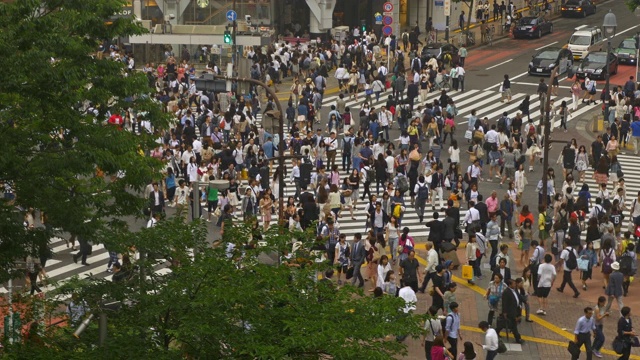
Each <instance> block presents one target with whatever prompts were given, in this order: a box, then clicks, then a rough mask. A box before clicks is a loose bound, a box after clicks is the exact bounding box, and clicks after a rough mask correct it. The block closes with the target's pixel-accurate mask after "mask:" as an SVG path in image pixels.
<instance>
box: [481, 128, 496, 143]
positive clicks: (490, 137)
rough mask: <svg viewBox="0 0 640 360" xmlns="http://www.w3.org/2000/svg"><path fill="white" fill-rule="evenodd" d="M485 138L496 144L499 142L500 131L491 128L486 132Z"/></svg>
mask: <svg viewBox="0 0 640 360" xmlns="http://www.w3.org/2000/svg"><path fill="white" fill-rule="evenodd" d="M484 140H485V141H486V142H488V143H491V144H496V143H497V142H498V132H497V131H495V130H493V129H491V130H489V131H487V133H486V134H484Z"/></svg>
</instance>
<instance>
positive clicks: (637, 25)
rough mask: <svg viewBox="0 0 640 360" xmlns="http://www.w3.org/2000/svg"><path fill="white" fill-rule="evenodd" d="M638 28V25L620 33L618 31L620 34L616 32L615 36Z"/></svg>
mask: <svg viewBox="0 0 640 360" xmlns="http://www.w3.org/2000/svg"><path fill="white" fill-rule="evenodd" d="M638 26H640V24H639V25H636V26H632V27H630V28H628V29H625V30H622V31H620V32H617V33H615V36H618V35H621V34H624V33H626V32H627V31H631V30H633V29H635V28H637V27H638Z"/></svg>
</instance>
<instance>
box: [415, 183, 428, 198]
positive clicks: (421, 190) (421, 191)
mask: <svg viewBox="0 0 640 360" xmlns="http://www.w3.org/2000/svg"><path fill="white" fill-rule="evenodd" d="M417 195H418V199H420V200H427V199H428V198H429V186H427V185H424V186H420V185H418V194H417Z"/></svg>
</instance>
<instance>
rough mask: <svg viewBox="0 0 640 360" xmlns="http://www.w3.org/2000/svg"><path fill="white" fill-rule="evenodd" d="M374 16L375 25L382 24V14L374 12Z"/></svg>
mask: <svg viewBox="0 0 640 360" xmlns="http://www.w3.org/2000/svg"><path fill="white" fill-rule="evenodd" d="M374 18H375V20H376V25H382V14H380V13H379V12H377V13H375V14H374Z"/></svg>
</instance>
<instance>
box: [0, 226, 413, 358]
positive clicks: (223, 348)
mask: <svg viewBox="0 0 640 360" xmlns="http://www.w3.org/2000/svg"><path fill="white" fill-rule="evenodd" d="M228 225H229V227H230V228H229V229H227V230H225V236H224V237H225V240H224V242H223V243H222V244H220V245H219V246H217V247H215V248H211V247H205V246H204V242H203V241H202V240H203V236H205V234H206V229H205V227H204V226H203V225H202V224H198V223H197V222H196V223H192V224H183V223H182V221H180V220H179V219H178V220H173V221H168V222H164V223H162V222H161V223H160V224H159V225H158V226H157V227H154V228H151V229H145V230H143V231H142V232H140V233H136V234H134V235H133V237H132V238H131V241H132V242H133V243H135V244H136V245H137V246H141V247H142V246H147V249H148V250H149V251H150V252H156V253H162V252H167V253H168V254H169V253H170V254H171V255H170V256H171V257H172V258H174V261H173V263H174V264H176V265H175V266H173V267H172V272H171V273H170V274H168V275H163V276H158V275H150V276H149V277H145V279H144V280H142V278H140V277H138V278H136V276H135V275H134V276H133V278H132V279H131V280H129V281H128V282H122V283H111V282H103V281H97V280H96V281H88V282H85V284H84V285H81V288H80V289H78V288H76V289H69V290H73V291H76V292H77V293H78V294H80V295H81V297H82V298H83V299H85V300H87V302H88V303H89V307H90V308H92V309H93V311H95V309H97V308H98V307H99V306H98V303H99V301H100V300H99V299H103V300H104V299H107V297H108V299H109V300H110V301H121V302H122V306H121V308H120V309H118V310H117V311H108V323H109V326H108V329H109V330H108V331H109V333H108V337H107V342H106V345H105V346H106V348H107V350H105V349H104V348H99V347H96V346H95V345H96V343H97V338H98V335H97V332H98V331H97V329H96V326H95V325H92V326H91V327H90V328H89V329H88V330H87V331H86V332H85V333H84V334H82V335H81V337H80V339H75V338H73V337H72V336H71V335H70V333H71V332H72V331H73V329H54V330H51V331H50V332H49V333H48V334H47V336H44V337H43V338H42V339H41V340H39V341H40V342H39V343H38V344H39V345H41V346H36V345H34V344H32V343H31V342H30V341H27V342H26V343H24V344H22V345H17V346H12V347H10V348H9V349H7V351H8V353H11V354H15V356H17V358H27V357H29V358H38V356H39V355H41V354H42V351H46V355H47V356H48V357H47V358H48V359H80V358H84V359H86V358H94V357H95V358H102V357H104V356H107V355H108V357H109V358H130V359H151V358H153V359H178V358H191V359H393V358H394V357H395V356H398V355H402V354H405V353H406V346H405V345H404V343H402V342H398V341H396V338H395V336H396V335H418V334H419V333H420V324H421V323H422V320H421V319H420V317H419V316H418V315H412V314H405V313H404V312H403V311H402V308H403V307H404V305H405V304H404V301H403V300H402V299H401V298H397V297H394V296H389V295H385V296H383V297H382V298H374V297H372V296H368V295H365V294H363V293H362V292H361V291H359V290H356V289H355V288H354V287H351V286H345V287H342V288H339V289H336V288H335V287H334V285H333V283H331V282H329V281H324V280H320V281H318V280H317V279H316V276H317V274H318V273H319V272H323V271H324V270H325V269H326V268H327V265H326V264H325V263H320V264H319V263H317V262H315V261H314V256H313V255H312V252H311V251H310V247H311V241H306V240H304V239H312V238H313V236H312V235H311V234H299V233H296V234H291V233H289V232H288V231H286V232H285V231H283V232H282V233H279V232H278V229H274V228H272V229H270V230H269V232H267V233H265V234H264V235H262V239H261V240H262V241H261V244H262V245H261V246H259V247H256V246H255V245H256V238H257V236H259V235H258V234H259V233H260V232H261V230H258V229H257V228H256V227H252V226H250V225H245V224H239V225H235V226H233V228H231V224H228ZM185 234H186V235H185ZM292 235H293V236H295V237H298V238H301V239H303V243H304V244H307V245H302V247H301V248H300V250H298V251H296V252H295V253H292V256H291V257H290V258H289V257H287V259H288V262H286V263H285V262H283V263H282V264H277V263H276V264H266V263H265V262H264V261H263V258H264V257H265V256H271V254H274V253H277V252H278V251H281V250H282V249H283V248H284V247H290V246H291V245H290V244H291V238H292ZM153 239H156V240H155V241H154V240H153ZM143 244H144V245H143ZM161 244H164V245H161ZM191 246H192V247H196V248H199V251H197V252H196V253H195V255H194V256H193V257H190V256H188V255H187V254H188V252H187V250H186V249H187V247H191ZM153 257H154V256H150V258H153ZM175 259H178V261H176V260H175ZM149 261H152V260H149ZM177 264H179V265H177ZM141 265H142V266H150V264H141ZM61 291H66V290H65V289H61Z"/></svg>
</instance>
